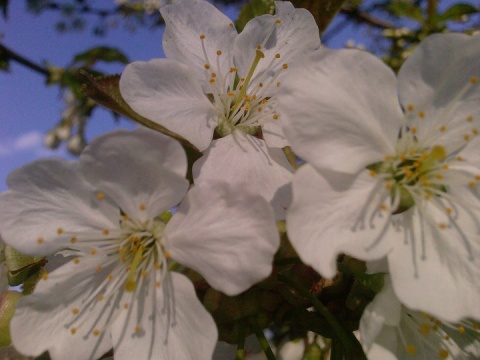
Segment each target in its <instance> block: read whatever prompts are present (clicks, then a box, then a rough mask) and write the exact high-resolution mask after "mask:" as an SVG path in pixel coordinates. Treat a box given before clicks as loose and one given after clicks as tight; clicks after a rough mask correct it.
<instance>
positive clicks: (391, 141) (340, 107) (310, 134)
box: [277, 48, 403, 173]
mask: <svg viewBox="0 0 480 360" xmlns="http://www.w3.org/2000/svg"><path fill="white" fill-rule="evenodd" d="M296 64H297V65H296V66H293V67H292V68H289V69H288V78H285V79H284V81H283V83H282V85H281V86H280V88H279V91H278V94H277V102H278V105H277V110H278V112H279V114H280V118H281V120H282V122H283V124H284V134H285V136H286V138H287V140H288V141H289V143H290V146H292V148H293V150H294V151H295V153H296V154H298V155H299V156H300V157H301V158H303V159H304V160H306V161H307V162H309V163H310V164H311V165H312V166H314V167H316V168H317V169H329V170H335V171H340V172H345V173H356V172H358V171H359V170H361V169H362V168H365V166H367V165H369V164H372V163H375V162H377V161H382V159H383V158H384V156H385V155H391V154H394V146H395V144H396V140H397V137H398V131H399V129H400V126H401V124H402V122H403V114H402V112H401V109H400V106H399V105H398V100H397V93H396V80H395V76H394V74H393V72H392V71H391V70H390V69H389V68H388V67H387V66H385V64H383V63H382V62H381V61H380V60H378V59H377V58H375V57H374V56H372V55H369V54H367V53H365V52H363V51H356V50H328V49H325V48H322V49H319V50H317V51H315V52H314V53H313V54H311V55H307V56H306V57H305V60H304V61H298V62H297V63H296ZM352 69H354V70H353V71H352ZM371 74H375V76H372V75H371Z"/></svg>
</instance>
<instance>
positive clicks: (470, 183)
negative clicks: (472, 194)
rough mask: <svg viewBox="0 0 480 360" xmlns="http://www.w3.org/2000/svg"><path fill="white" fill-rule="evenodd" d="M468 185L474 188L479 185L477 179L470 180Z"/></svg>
mask: <svg viewBox="0 0 480 360" xmlns="http://www.w3.org/2000/svg"><path fill="white" fill-rule="evenodd" d="M468 186H470V187H471V188H472V189H473V188H476V187H477V183H476V182H475V181H470V182H469V183H468Z"/></svg>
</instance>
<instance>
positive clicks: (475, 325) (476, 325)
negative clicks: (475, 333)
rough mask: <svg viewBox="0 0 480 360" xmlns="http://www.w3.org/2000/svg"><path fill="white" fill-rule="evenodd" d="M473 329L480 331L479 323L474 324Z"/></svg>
mask: <svg viewBox="0 0 480 360" xmlns="http://www.w3.org/2000/svg"><path fill="white" fill-rule="evenodd" d="M472 327H473V328H474V329H475V330H478V324H477V323H475V322H474V323H472Z"/></svg>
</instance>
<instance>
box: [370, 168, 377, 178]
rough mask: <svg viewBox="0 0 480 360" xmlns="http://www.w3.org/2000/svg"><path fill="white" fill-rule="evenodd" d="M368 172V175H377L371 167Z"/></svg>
mask: <svg viewBox="0 0 480 360" xmlns="http://www.w3.org/2000/svg"><path fill="white" fill-rule="evenodd" d="M368 173H369V175H370V176H371V177H375V176H377V172H376V171H375V170H373V169H370V170H369V171H368Z"/></svg>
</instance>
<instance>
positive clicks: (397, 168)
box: [367, 139, 449, 214]
mask: <svg viewBox="0 0 480 360" xmlns="http://www.w3.org/2000/svg"><path fill="white" fill-rule="evenodd" d="M404 140H405V139H399V142H402V143H404V142H405V141H404ZM417 146H418V144H417V143H416V142H414V141H412V142H411V144H410V146H409V147H407V150H406V151H404V152H402V153H400V154H398V155H396V156H386V157H385V159H384V161H382V162H378V163H375V164H372V165H370V166H368V167H367V168H368V169H369V170H370V174H371V175H372V176H377V175H379V176H381V177H383V179H384V180H385V187H386V188H387V189H388V190H389V191H390V197H391V201H392V204H394V206H392V209H393V211H394V213H395V214H398V213H401V212H404V211H406V210H408V209H409V208H411V207H412V206H413V205H414V204H415V199H416V198H417V197H418V196H423V197H425V198H427V199H428V198H429V197H431V196H432V195H434V194H438V193H439V192H440V193H441V192H445V191H446V189H445V187H444V185H443V183H442V180H443V179H445V177H446V172H447V171H448V168H449V167H448V165H447V164H446V163H445V160H446V157H447V154H446V150H445V147H443V146H441V145H435V146H433V147H432V148H430V149H423V150H422V149H418V148H417Z"/></svg>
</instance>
